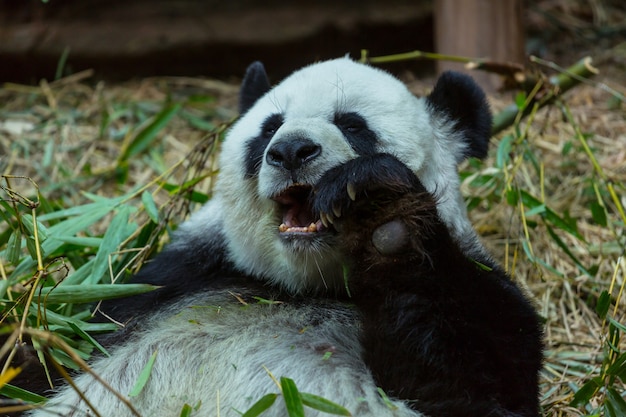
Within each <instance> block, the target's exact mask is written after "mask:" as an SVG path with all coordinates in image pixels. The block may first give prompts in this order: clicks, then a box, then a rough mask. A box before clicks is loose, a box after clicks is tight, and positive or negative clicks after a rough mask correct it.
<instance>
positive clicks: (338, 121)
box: [335, 113, 367, 134]
mask: <svg viewBox="0 0 626 417" xmlns="http://www.w3.org/2000/svg"><path fill="white" fill-rule="evenodd" d="M335 125H337V127H338V128H339V129H341V131H342V132H344V133H350V134H355V133H359V132H361V131H363V130H365V129H367V123H366V122H365V119H363V117H361V116H360V115H358V114H356V113H341V114H337V115H335Z"/></svg>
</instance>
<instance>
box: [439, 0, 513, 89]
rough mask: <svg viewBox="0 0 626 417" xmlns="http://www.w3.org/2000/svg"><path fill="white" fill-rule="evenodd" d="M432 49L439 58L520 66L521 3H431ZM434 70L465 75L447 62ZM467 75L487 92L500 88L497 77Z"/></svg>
mask: <svg viewBox="0 0 626 417" xmlns="http://www.w3.org/2000/svg"><path fill="white" fill-rule="evenodd" d="M435 47H436V49H437V52H439V53H441V54H448V55H459V56H465V57H475V58H486V59H489V60H492V61H498V62H513V63H519V64H523V63H524V59H525V58H524V57H525V53H524V31H523V25H522V0H435ZM437 69H438V71H439V72H441V71H444V70H448V69H454V70H458V71H465V69H464V67H463V64H458V63H453V62H447V61H439V62H438V68H437ZM471 75H472V76H473V77H474V78H475V79H476V81H477V82H478V83H479V84H480V85H481V86H482V87H483V88H485V89H486V90H487V91H494V90H496V89H497V88H498V87H499V86H500V84H501V82H500V79H499V77H498V76H497V75H492V74H487V73H483V72H478V71H473V72H472V73H471Z"/></svg>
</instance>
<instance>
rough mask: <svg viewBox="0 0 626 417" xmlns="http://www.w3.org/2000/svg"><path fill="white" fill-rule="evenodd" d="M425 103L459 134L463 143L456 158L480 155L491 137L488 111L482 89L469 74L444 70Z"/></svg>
mask: <svg viewBox="0 0 626 417" xmlns="http://www.w3.org/2000/svg"><path fill="white" fill-rule="evenodd" d="M426 100H427V103H428V105H429V107H430V109H431V112H432V113H431V114H432V115H433V116H434V117H437V116H438V115H443V117H445V118H446V119H447V120H446V122H447V123H454V128H453V129H454V131H456V132H458V133H460V134H462V135H463V137H464V138H465V140H466V144H465V145H466V146H464V147H463V148H464V151H463V154H462V155H458V158H457V160H458V162H461V161H462V160H464V159H465V158H467V157H470V156H473V157H476V158H481V159H482V158H484V157H486V156H487V150H488V148H489V138H490V137H491V124H492V119H491V111H490V110H489V104H488V103H487V98H486V97H485V93H484V92H483V90H482V89H481V88H480V87H479V86H478V84H476V82H475V81H474V80H473V79H472V77H470V76H469V75H465V74H461V73H459V72H454V71H446V72H444V73H443V74H441V76H440V77H439V79H438V80H437V84H436V85H435V88H434V89H433V91H432V93H430V95H429V96H428V97H427V99H426Z"/></svg>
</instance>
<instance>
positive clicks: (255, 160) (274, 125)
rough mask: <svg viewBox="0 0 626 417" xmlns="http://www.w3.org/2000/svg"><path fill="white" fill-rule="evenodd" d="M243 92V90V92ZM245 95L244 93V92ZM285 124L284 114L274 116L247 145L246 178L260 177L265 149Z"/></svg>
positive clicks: (266, 120) (267, 120) (265, 122)
mask: <svg viewBox="0 0 626 417" xmlns="http://www.w3.org/2000/svg"><path fill="white" fill-rule="evenodd" d="M242 91H243V90H242ZM242 94H243V92H242ZM282 124H283V116H282V114H273V115H271V116H269V117H268V118H267V119H265V121H264V122H263V125H262V126H261V129H260V131H259V135H258V136H257V137H256V138H254V139H253V140H251V141H249V142H248V144H247V145H246V177H247V178H253V177H256V176H257V175H259V170H260V169H261V164H262V163H263V155H264V154H265V148H267V145H268V144H269V143H270V140H272V137H273V136H274V134H275V133H276V131H277V130H278V129H279V128H280V126H281V125H282Z"/></svg>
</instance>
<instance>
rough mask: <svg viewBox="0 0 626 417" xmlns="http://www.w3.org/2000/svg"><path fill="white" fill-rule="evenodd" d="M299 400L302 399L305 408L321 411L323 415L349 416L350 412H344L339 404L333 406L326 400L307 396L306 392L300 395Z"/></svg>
mask: <svg viewBox="0 0 626 417" xmlns="http://www.w3.org/2000/svg"><path fill="white" fill-rule="evenodd" d="M300 398H301V399H302V403H303V404H304V405H306V406H307V407H311V408H313V409H315V410H318V411H321V412H323V413H328V414H334V415H337V416H351V415H352V414H351V413H350V411H348V410H346V409H345V408H344V407H342V406H340V405H339V404H335V403H334V402H332V401H330V400H327V399H326V398H323V397H320V396H317V395H313V394H308V393H306V392H301V393H300Z"/></svg>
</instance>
